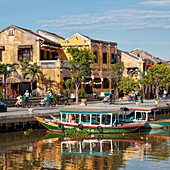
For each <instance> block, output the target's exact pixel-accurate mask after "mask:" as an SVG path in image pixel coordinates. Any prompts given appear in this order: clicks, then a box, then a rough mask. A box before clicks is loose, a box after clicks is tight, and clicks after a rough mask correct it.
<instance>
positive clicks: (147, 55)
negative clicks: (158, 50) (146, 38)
mask: <svg viewBox="0 0 170 170" xmlns="http://www.w3.org/2000/svg"><path fill="white" fill-rule="evenodd" d="M137 51H140V52H141V53H143V54H145V56H146V57H147V58H148V59H150V60H152V61H153V62H156V63H159V62H162V60H161V59H160V58H158V57H155V56H153V55H151V54H150V53H148V52H146V51H143V50H141V49H139V48H136V49H134V50H132V51H131V52H130V53H131V54H134V53H135V52H137ZM140 57H141V58H142V59H145V57H144V56H142V55H141V56H140Z"/></svg>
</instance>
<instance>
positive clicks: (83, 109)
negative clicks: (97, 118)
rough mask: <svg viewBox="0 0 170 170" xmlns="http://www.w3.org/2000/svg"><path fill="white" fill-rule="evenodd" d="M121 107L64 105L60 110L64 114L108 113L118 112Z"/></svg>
mask: <svg viewBox="0 0 170 170" xmlns="http://www.w3.org/2000/svg"><path fill="white" fill-rule="evenodd" d="M119 111H120V108H119V107H102V106H101V107H88V106H68V107H64V108H63V109H62V110H60V112H62V114H74V113H75V114H107V113H118V112H119Z"/></svg>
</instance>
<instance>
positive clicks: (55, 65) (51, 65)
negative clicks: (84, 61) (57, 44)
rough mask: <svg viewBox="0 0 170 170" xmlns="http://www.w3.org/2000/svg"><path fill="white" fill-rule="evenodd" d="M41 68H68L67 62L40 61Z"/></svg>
mask: <svg viewBox="0 0 170 170" xmlns="http://www.w3.org/2000/svg"><path fill="white" fill-rule="evenodd" d="M39 63H40V66H41V67H43V68H69V64H68V60H40V61H39Z"/></svg>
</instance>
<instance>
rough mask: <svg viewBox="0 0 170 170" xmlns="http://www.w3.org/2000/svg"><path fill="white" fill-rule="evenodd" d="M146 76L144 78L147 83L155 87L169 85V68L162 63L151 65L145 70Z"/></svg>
mask: <svg viewBox="0 0 170 170" xmlns="http://www.w3.org/2000/svg"><path fill="white" fill-rule="evenodd" d="M147 72H148V74H147V77H146V78H145V79H144V80H145V81H146V82H148V83H149V84H153V85H155V86H157V87H161V86H162V87H164V86H170V68H169V67H168V66H167V65H166V64H164V63H162V64H156V65H154V66H151V67H149V68H148V70H147Z"/></svg>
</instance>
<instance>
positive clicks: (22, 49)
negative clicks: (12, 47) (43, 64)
mask: <svg viewBox="0 0 170 170" xmlns="http://www.w3.org/2000/svg"><path fill="white" fill-rule="evenodd" d="M20 57H21V58H22V59H24V58H27V59H28V60H32V45H19V46H18V59H19V58H20Z"/></svg>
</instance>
